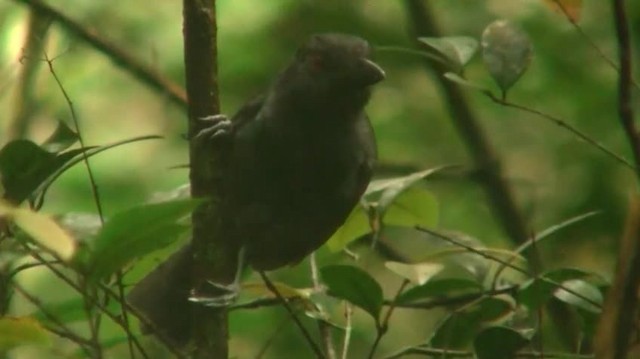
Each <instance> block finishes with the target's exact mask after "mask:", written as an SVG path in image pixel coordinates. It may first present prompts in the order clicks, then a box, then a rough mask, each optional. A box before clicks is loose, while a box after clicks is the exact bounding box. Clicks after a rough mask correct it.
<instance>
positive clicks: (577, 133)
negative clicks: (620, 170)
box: [483, 92, 638, 172]
mask: <svg viewBox="0 0 640 359" xmlns="http://www.w3.org/2000/svg"><path fill="white" fill-rule="evenodd" d="M483 93H484V94H485V95H487V97H489V98H490V99H491V100H492V101H493V102H495V103H497V104H500V105H502V106H505V107H511V108H515V109H518V110H520V111H523V112H527V113H530V114H534V115H537V116H540V117H542V118H544V119H546V120H549V121H551V122H553V123H554V124H556V125H558V126H560V127H562V128H564V129H566V130H567V131H569V132H571V133H572V134H574V135H575V136H576V137H578V138H580V139H581V140H583V141H585V142H587V143H588V144H590V145H592V146H593V147H595V148H597V149H598V150H600V151H601V152H603V153H604V154H606V155H607V156H609V157H611V158H613V159H615V160H616V161H618V162H619V163H620V164H622V165H624V166H625V167H627V168H629V169H631V170H632V171H634V172H637V171H638V166H637V165H634V164H633V163H631V162H629V161H628V160H627V159H626V158H624V157H622V156H621V155H619V154H617V153H615V152H613V151H612V150H610V149H608V148H606V147H605V146H604V145H602V144H601V143H600V142H598V141H597V140H595V139H593V138H591V137H589V135H587V134H586V133H584V132H582V131H580V130H579V129H577V128H575V127H573V126H571V125H570V124H569V123H567V122H565V121H563V120H562V119H560V118H558V117H555V116H552V115H549V114H547V113H544V112H541V111H538V110H536V109H533V108H529V107H526V106H522V105H518V104H515V103H513V102H509V101H507V100H505V99H502V98H499V97H497V96H495V95H494V94H492V93H491V92H483Z"/></svg>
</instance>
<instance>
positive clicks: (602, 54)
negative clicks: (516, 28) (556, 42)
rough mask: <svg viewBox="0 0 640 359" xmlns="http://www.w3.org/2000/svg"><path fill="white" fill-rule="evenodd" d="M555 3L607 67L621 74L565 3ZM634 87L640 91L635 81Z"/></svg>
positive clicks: (558, 0) (555, 0) (556, 0)
mask: <svg viewBox="0 0 640 359" xmlns="http://www.w3.org/2000/svg"><path fill="white" fill-rule="evenodd" d="M553 2H555V4H556V6H558V8H559V9H560V11H561V12H562V14H563V15H564V17H565V18H566V19H567V21H569V22H570V23H571V25H572V26H573V27H574V28H575V29H576V32H577V33H578V34H579V35H580V36H581V37H582V38H583V39H584V41H586V43H587V44H589V46H591V48H592V49H593V50H594V51H595V52H596V53H597V54H598V56H600V58H601V59H602V60H604V62H606V63H607V65H609V66H610V67H611V68H612V69H614V70H616V72H618V73H619V72H620V67H619V66H618V65H617V64H616V63H615V62H614V61H613V60H612V59H611V58H609V56H607V54H605V52H604V51H602V49H601V48H600V47H599V46H598V45H597V44H596V43H595V41H593V40H592V39H591V38H590V37H589V35H587V33H586V32H584V30H583V29H582V27H581V26H580V24H578V22H577V21H576V19H575V18H574V17H573V16H571V14H570V13H569V10H568V9H567V8H566V6H564V4H563V2H562V1H560V0H553ZM632 81H633V79H632ZM633 85H634V86H635V87H636V88H637V89H639V90H640V85H638V83H636V82H635V81H633Z"/></svg>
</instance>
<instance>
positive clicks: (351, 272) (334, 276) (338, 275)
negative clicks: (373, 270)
mask: <svg viewBox="0 0 640 359" xmlns="http://www.w3.org/2000/svg"><path fill="white" fill-rule="evenodd" d="M320 272H321V274H322V279H323V281H324V283H325V284H326V285H327V287H328V288H329V294H331V295H333V296H335V297H338V298H341V299H344V300H347V301H349V302H351V303H352V304H353V305H355V306H357V307H359V308H361V309H363V310H364V311H365V312H367V313H369V314H370V315H371V316H372V317H373V318H374V320H376V322H377V320H378V316H379V314H380V310H381V309H382V302H383V299H384V298H383V296H382V288H381V287H380V284H378V282H377V281H376V280H375V279H373V278H372V277H371V276H370V275H369V274H368V273H367V272H365V271H363V270H362V269H359V268H357V267H354V266H348V265H332V266H326V267H324V268H322V269H321V270H320Z"/></svg>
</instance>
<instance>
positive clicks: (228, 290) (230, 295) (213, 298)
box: [189, 281, 240, 308]
mask: <svg viewBox="0 0 640 359" xmlns="http://www.w3.org/2000/svg"><path fill="white" fill-rule="evenodd" d="M207 283H208V284H209V285H211V286H212V287H213V288H214V291H215V292H221V293H220V294H207V295H201V294H196V293H193V292H192V294H191V296H189V301H190V302H193V303H198V304H200V305H204V306H205V307H214V308H220V307H228V306H229V305H231V304H233V303H235V301H236V300H237V299H238V293H239V292H240V287H239V285H238V284H237V283H231V284H228V285H225V284H220V283H215V282H212V281H207Z"/></svg>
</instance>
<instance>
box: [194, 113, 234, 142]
mask: <svg viewBox="0 0 640 359" xmlns="http://www.w3.org/2000/svg"><path fill="white" fill-rule="evenodd" d="M198 120H200V121H202V122H203V123H204V124H205V125H206V127H205V128H204V129H202V130H200V132H198V134H197V135H196V137H195V138H196V141H199V142H205V141H218V140H220V139H222V138H225V137H228V136H229V135H230V134H231V132H232V130H233V123H232V122H231V120H229V118H227V116H226V115H223V114H218V115H213V116H207V117H200V118H198Z"/></svg>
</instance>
